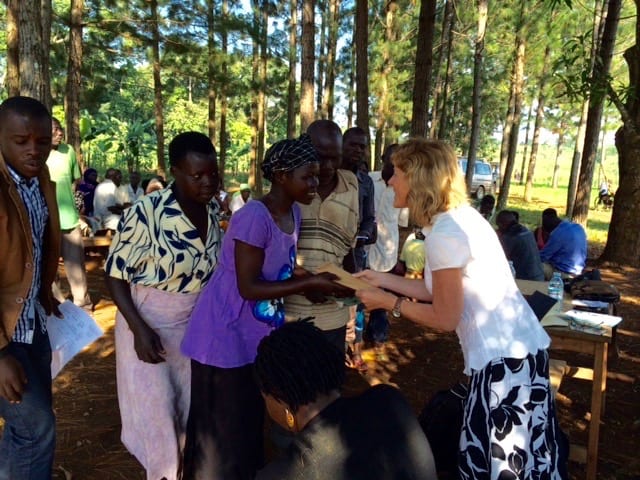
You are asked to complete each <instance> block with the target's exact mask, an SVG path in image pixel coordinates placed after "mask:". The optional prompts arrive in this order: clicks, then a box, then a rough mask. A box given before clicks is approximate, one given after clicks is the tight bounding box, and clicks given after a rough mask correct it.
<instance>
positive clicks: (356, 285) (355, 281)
mask: <svg viewBox="0 0 640 480" xmlns="http://www.w3.org/2000/svg"><path fill="white" fill-rule="evenodd" d="M323 272H328V273H333V274H334V275H335V276H336V277H338V279H337V280H334V282H336V283H337V284H339V285H342V286H343V287H347V288H351V289H353V290H363V289H365V288H371V284H370V283H368V282H365V281H364V280H362V279H360V278H356V277H354V276H353V275H351V274H350V273H349V272H347V271H346V270H343V269H342V268H340V267H338V266H336V265H333V264H332V263H325V264H324V265H320V266H319V267H318V268H317V269H316V273H323Z"/></svg>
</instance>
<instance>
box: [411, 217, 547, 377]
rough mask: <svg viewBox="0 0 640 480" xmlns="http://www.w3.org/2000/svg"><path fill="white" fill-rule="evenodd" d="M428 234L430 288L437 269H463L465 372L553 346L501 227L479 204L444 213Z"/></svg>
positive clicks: (460, 333) (460, 326)
mask: <svg viewBox="0 0 640 480" xmlns="http://www.w3.org/2000/svg"><path fill="white" fill-rule="evenodd" d="M423 232H424V235H425V242H424V243H425V251H426V258H427V262H426V264H425V269H424V280H425V285H426V287H427V290H428V291H429V292H433V279H432V272H434V271H436V270H443V269H447V268H461V269H462V273H463V277H462V286H463V292H464V293H463V294H464V309H463V312H462V318H461V319H460V322H459V324H458V327H457V328H456V333H457V334H458V338H459V340H460V345H461V347H462V353H463V355H464V365H465V369H464V373H465V374H467V375H470V374H471V370H481V369H482V368H484V367H485V366H486V365H487V364H488V363H489V362H491V361H492V360H494V359H497V358H525V357H526V356H527V355H528V354H530V353H532V354H535V353H536V352H537V351H538V350H539V349H545V348H548V347H549V344H550V339H549V336H548V335H547V333H546V332H545V331H544V329H543V328H542V326H541V325H540V322H539V321H538V319H537V317H536V315H535V313H533V310H531V308H530V307H529V304H528V303H527V301H526V300H525V299H524V297H523V296H522V294H521V293H520V291H519V290H518V287H517V285H516V283H515V280H514V279H513V275H512V274H511V269H510V268H509V264H508V262H507V259H506V257H505V255H504V251H503V250H502V246H501V245H500V242H499V240H498V237H497V235H496V233H495V231H494V230H493V228H492V227H491V225H490V224H489V223H488V222H487V221H486V220H485V219H484V218H482V216H481V215H480V214H479V213H478V212H477V211H476V210H475V209H474V208H472V207H470V206H463V207H459V208H456V209H453V210H450V211H448V212H444V213H440V214H438V215H436V216H435V217H434V221H433V224H432V225H431V226H430V227H425V228H424V229H423Z"/></svg>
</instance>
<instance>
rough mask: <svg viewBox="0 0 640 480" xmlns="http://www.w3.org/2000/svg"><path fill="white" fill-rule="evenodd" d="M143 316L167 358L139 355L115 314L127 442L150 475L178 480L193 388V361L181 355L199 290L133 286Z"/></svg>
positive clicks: (156, 479) (154, 478)
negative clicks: (145, 359) (153, 360)
mask: <svg viewBox="0 0 640 480" xmlns="http://www.w3.org/2000/svg"><path fill="white" fill-rule="evenodd" d="M131 296H132V298H133V302H134V304H135V305H136V307H137V308H138V311H139V312H140V315H142V318H144V320H145V321H146V322H147V324H148V325H149V326H150V327H152V328H153V329H154V330H155V331H156V333H157V334H158V335H159V336H160V339H161V341H162V345H163V347H164V349H165V351H166V355H165V362H163V363H159V364H150V363H145V362H142V361H140V360H139V359H138V356H137V355H136V352H135V349H134V346H133V334H132V333H131V330H130V329H129V325H128V324H127V322H126V320H125V319H124V317H123V316H122V315H121V314H120V312H118V314H117V315H116V327H115V338H116V375H117V382H118V403H119V406H120V417H121V420H122V436H121V439H122V443H124V445H125V447H127V449H128V450H129V451H130V452H131V453H132V454H133V455H135V457H136V458H137V459H138V461H139V462H140V463H141V464H142V466H143V467H144V468H145V469H146V471H147V479H149V480H160V479H161V478H163V477H164V478H166V480H177V479H178V478H180V476H181V470H182V453H183V449H184V441H185V431H186V425H187V416H188V414H189V401H190V393H191V392H190V390H191V361H190V359H189V358H187V357H185V356H184V355H182V354H181V353H180V342H181V341H182V337H183V336H184V331H185V329H186V327H187V322H188V320H189V316H190V315H191V310H192V309H193V305H194V303H195V301H196V299H197V297H198V294H183V293H171V292H164V291H161V290H157V289H155V288H150V287H144V286H139V285H138V286H136V285H132V287H131Z"/></svg>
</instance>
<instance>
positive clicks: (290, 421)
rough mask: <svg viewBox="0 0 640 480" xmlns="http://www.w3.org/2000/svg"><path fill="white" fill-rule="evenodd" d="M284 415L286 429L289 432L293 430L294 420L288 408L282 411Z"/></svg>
mask: <svg viewBox="0 0 640 480" xmlns="http://www.w3.org/2000/svg"><path fill="white" fill-rule="evenodd" d="M284 414H285V416H286V417H287V427H289V429H290V430H293V427H295V425H296V418H295V417H294V416H293V413H291V412H290V411H289V409H288V408H285V409H284Z"/></svg>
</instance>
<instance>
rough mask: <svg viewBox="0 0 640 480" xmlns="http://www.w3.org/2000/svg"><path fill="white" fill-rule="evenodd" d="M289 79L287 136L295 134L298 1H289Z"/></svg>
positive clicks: (291, 136) (290, 136)
mask: <svg viewBox="0 0 640 480" xmlns="http://www.w3.org/2000/svg"><path fill="white" fill-rule="evenodd" d="M289 14H290V17H291V19H290V21H289V79H288V90H287V92H288V95H287V138H293V137H295V136H296V86H297V85H296V66H297V64H298V40H297V39H298V1H297V0H291V1H290V2H289Z"/></svg>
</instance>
